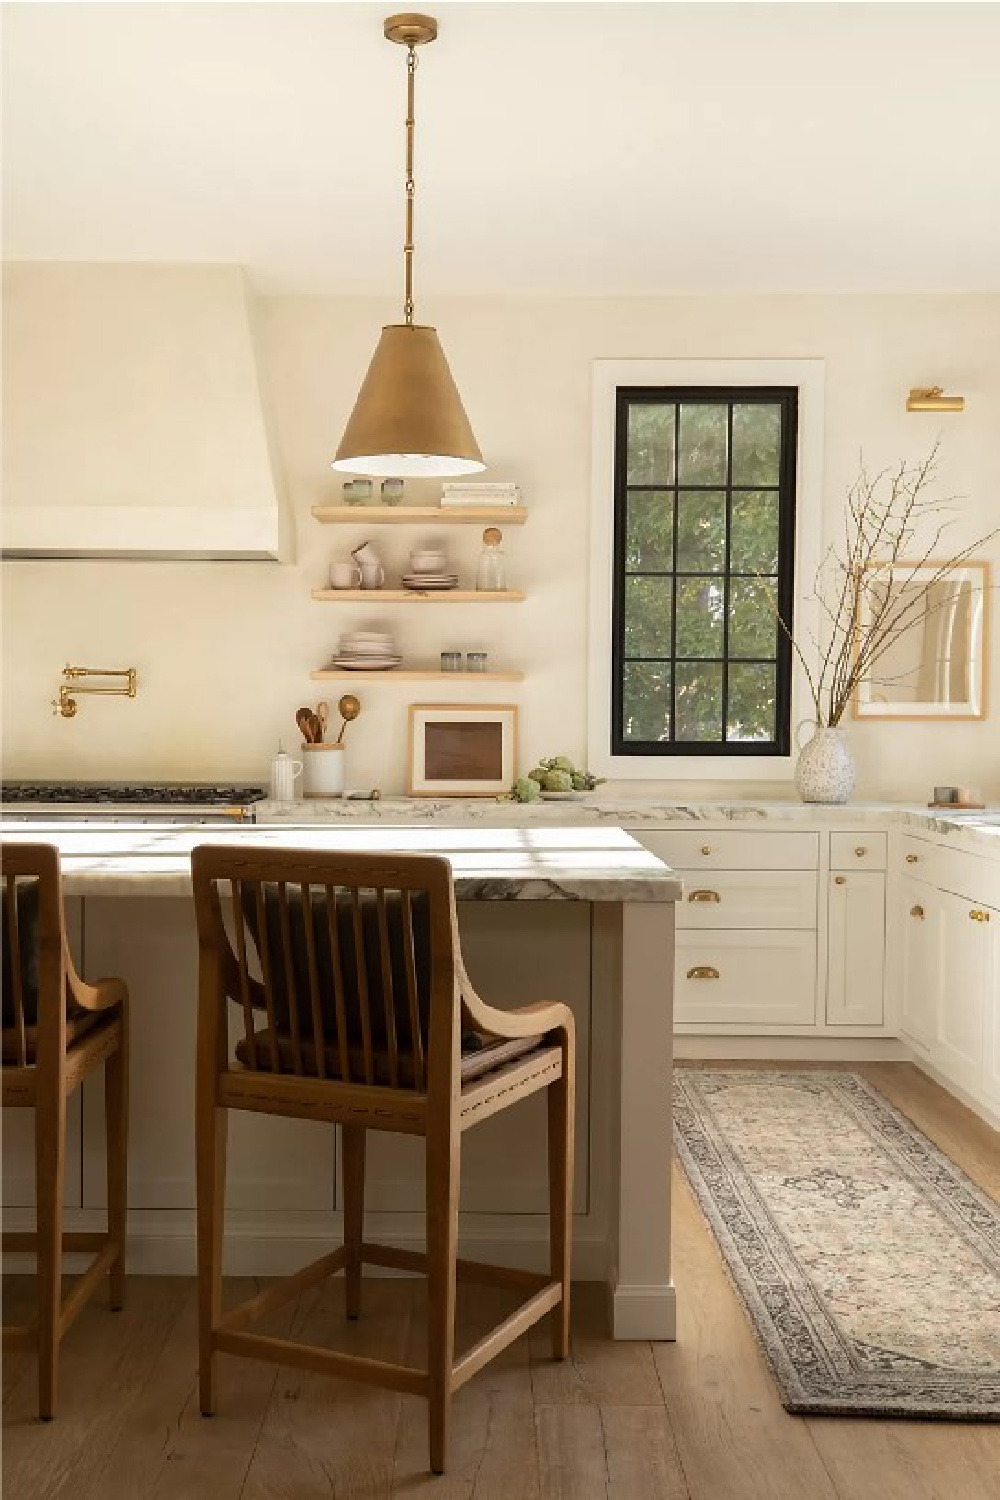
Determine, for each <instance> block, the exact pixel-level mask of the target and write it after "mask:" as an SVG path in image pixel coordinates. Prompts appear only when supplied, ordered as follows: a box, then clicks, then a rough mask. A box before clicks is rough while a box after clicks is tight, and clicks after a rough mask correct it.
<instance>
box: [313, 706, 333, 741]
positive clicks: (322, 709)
mask: <svg viewBox="0 0 1000 1500" xmlns="http://www.w3.org/2000/svg"><path fill="white" fill-rule="evenodd" d="M316 717H317V719H318V720H319V737H320V739H321V740H325V739H326V726H327V725H328V724H329V722H330V705H329V703H327V702H325V701H324V702H322V703H317V705H316Z"/></svg>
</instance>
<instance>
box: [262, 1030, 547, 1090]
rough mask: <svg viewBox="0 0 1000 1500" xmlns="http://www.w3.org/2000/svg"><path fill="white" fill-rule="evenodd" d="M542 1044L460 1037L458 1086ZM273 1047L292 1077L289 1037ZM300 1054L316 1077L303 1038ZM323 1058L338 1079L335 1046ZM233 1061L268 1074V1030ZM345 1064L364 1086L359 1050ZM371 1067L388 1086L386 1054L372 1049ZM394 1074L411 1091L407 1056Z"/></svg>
mask: <svg viewBox="0 0 1000 1500" xmlns="http://www.w3.org/2000/svg"><path fill="white" fill-rule="evenodd" d="M546 1040H547V1039H546V1037H544V1036H528V1037H513V1038H510V1039H504V1038H499V1039H498V1038H496V1037H488V1036H486V1035H484V1034H483V1033H482V1032H479V1031H470V1032H466V1033H465V1034H464V1035H463V1037H462V1074H461V1076H462V1082H463V1083H471V1082H472V1081H473V1080H474V1079H476V1078H482V1077H485V1075H486V1074H488V1073H493V1072H495V1071H496V1070H497V1069H498V1068H502V1067H505V1066H506V1065H507V1064H508V1063H511V1062H514V1061H516V1059H517V1058H520V1057H526V1056H527V1055H528V1053H529V1052H535V1051H537V1050H538V1048H539V1047H542V1046H544V1044H545V1042H546ZM277 1046H278V1066H279V1071H280V1072H282V1073H294V1072H295V1049H294V1046H293V1043H292V1039H291V1037H290V1036H289V1035H287V1034H286V1033H284V1032H279V1033H278V1034H277ZM300 1052H301V1055H302V1070H303V1073H305V1074H308V1075H310V1076H311V1077H316V1076H317V1075H318V1068H317V1066H316V1049H315V1047H314V1046H313V1044H312V1042H311V1041H308V1042H307V1041H306V1040H305V1038H303V1039H302V1041H301V1043H300ZM323 1054H324V1062H325V1065H326V1075H327V1077H328V1078H340V1076H341V1075H340V1056H339V1053H338V1050H337V1047H336V1044H335V1043H333V1042H329V1041H328V1042H327V1043H326V1045H325V1047H324V1048H323ZM236 1057H237V1060H238V1061H239V1062H241V1063H242V1064H243V1066H244V1067H247V1068H254V1069H256V1070H257V1071H260V1072H266V1073H269V1072H270V1071H271V1061H272V1059H271V1032H270V1029H269V1028H267V1027H265V1028H264V1029H263V1030H262V1031H255V1032H254V1034H253V1039H252V1041H250V1042H248V1041H247V1038H246V1037H245V1036H244V1037H242V1038H241V1039H240V1041H239V1042H238V1043H237V1046H236ZM348 1062H349V1066H350V1072H351V1082H352V1083H360V1082H364V1076H365V1072H364V1053H363V1051H362V1050H361V1048H359V1047H351V1048H350V1049H349V1052H348ZM372 1063H373V1072H374V1076H375V1082H376V1083H377V1084H382V1085H385V1086H388V1085H389V1081H390V1077H389V1054H388V1052H387V1051H385V1050H383V1049H382V1048H376V1049H375V1050H374V1051H373V1053H372ZM398 1070H399V1082H400V1085H401V1086H402V1087H404V1088H412V1087H413V1066H412V1063H411V1061H410V1058H409V1056H408V1055H406V1054H405V1053H403V1052H401V1053H400V1056H399V1062H398Z"/></svg>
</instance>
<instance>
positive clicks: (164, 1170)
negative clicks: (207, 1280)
mask: <svg viewBox="0 0 1000 1500" xmlns="http://www.w3.org/2000/svg"><path fill="white" fill-rule="evenodd" d="M84 924H85V931H86V942H87V969H88V973H90V974H117V975H120V977H121V978H122V979H124V980H125V982H126V984H127V985H128V987H129V999H130V1029H131V1036H130V1049H129V1051H130V1064H129V1091H130V1094H131V1098H132V1100H133V1104H135V1101H137V1100H141V1106H140V1107H133V1108H132V1110H131V1112H130V1119H129V1207H130V1208H131V1209H135V1210H140V1209H166V1210H169V1209H193V1208H194V1203H195V1166H194V1163H195V1158H194V1084H195V1036H196V1023H197V1014H198V940H197V935H196V932H195V925H194V906H193V904H192V902H191V901H190V900H186V899H177V900H172V899H169V898H165V897H148V898H141V897H139V898H133V897H127V896H113V897H107V898H101V897H88V898H87V899H86V903H85V912H84ZM230 1015H231V1020H232V1022H233V1028H232V1029H233V1035H234V1037H235V1032H236V1014H235V1007H233V1006H231V1007H230ZM83 1094H84V1106H83V1107H84V1117H83V1118H84V1148H83V1206H84V1207H85V1208H98V1207H101V1206H103V1204H104V1203H105V1201H106V1200H105V1167H104V1094H103V1080H102V1078H101V1076H100V1075H99V1074H98V1075H96V1076H95V1077H93V1078H90V1079H88V1080H87V1081H86V1083H85V1084H84V1090H83ZM333 1194H334V1133H333V1130H332V1129H331V1128H329V1127H326V1126H323V1125H316V1124H313V1123H311V1122H307V1121H303V1120H286V1119H278V1118H274V1117H270V1116H267V1115H254V1114H250V1113H248V1112H246V1111H233V1112H232V1114H231V1115H230V1122H229V1170H228V1173H227V1206H228V1207H229V1208H231V1209H241V1210H254V1211H261V1210H263V1211H281V1212H294V1211H300V1210H301V1211H307V1212H308V1211H313V1210H323V1209H327V1210H329V1209H332V1208H333V1206H334V1201H333Z"/></svg>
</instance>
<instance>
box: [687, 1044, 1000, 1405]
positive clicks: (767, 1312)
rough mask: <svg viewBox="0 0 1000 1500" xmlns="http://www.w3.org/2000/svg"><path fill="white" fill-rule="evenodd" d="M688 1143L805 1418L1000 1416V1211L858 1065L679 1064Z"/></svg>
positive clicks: (778, 1368)
mask: <svg viewBox="0 0 1000 1500" xmlns="http://www.w3.org/2000/svg"><path fill="white" fill-rule="evenodd" d="M674 1088H675V1096H674V1109H675V1120H676V1125H677V1149H678V1153H679V1155H680V1159H681V1162H682V1163H683V1165H684V1169H685V1171H686V1172H687V1175H688V1178H689V1180H690V1182H691V1185H692V1187H693V1189H694V1192H695V1194H696V1196H697V1198H698V1201H699V1202H700V1204H701V1207H702V1210H703V1212H704V1213H705V1215H706V1217H707V1219H708V1222H709V1224H710V1225H711V1227H712V1230H713V1233H714V1234H715V1237H716V1239H717V1241H718V1243H719V1245H720V1247H721V1249H722V1253H723V1255H724V1257H725V1259H726V1263H727V1265H728V1267H729V1271H730V1273H731V1275H732V1277H733V1280H734V1281H735V1283H736V1286H737V1288H738V1289H739V1292H740V1295H741V1297H742V1299H743V1302H744V1304H745V1306H746V1309H747V1312H748V1313H749V1314H750V1318H751V1321H752V1323H753V1325H754V1328H755V1330H756V1332H757V1337H758V1338H759V1340H760V1343H761V1345H762V1346H763V1349H764V1352H765V1354H766V1356H767V1359H768V1362H769V1364H770V1366H771V1369H772V1371H773V1373H774V1377H775V1379H776V1380H777V1382H778V1386H779V1387H780V1390H781V1399H782V1403H783V1405H784V1406H785V1407H786V1408H787V1410H788V1411H791V1412H800V1413H807V1412H808V1413H810V1414H816V1415H823V1414H827V1415H840V1416H844V1415H849V1416H859V1417H860V1416H864V1417H885V1416H892V1417H938V1418H947V1419H950V1420H965V1421H971V1420H980V1421H987V1420H990V1419H993V1420H996V1419H1000V1209H998V1207H997V1205H996V1204H995V1203H994V1202H993V1201H992V1200H991V1199H990V1198H988V1197H987V1196H986V1195H985V1194H984V1193H982V1192H981V1191H980V1190H979V1188H977V1187H976V1186H975V1185H974V1184H973V1183H972V1182H970V1181H969V1179H968V1177H966V1176H965V1174H964V1173H963V1172H961V1171H959V1169H958V1167H956V1166H955V1165H954V1164H953V1163H952V1162H950V1161H948V1159H947V1158H946V1157H944V1156H942V1155H941V1153H940V1151H938V1150H937V1149H936V1147H934V1146H933V1145H932V1144H931V1143H930V1141H928V1140H927V1138H926V1137H925V1136H923V1135H921V1133H920V1131H918V1130H917V1129H916V1128H915V1127H914V1126H913V1125H911V1124H910V1122H909V1121H908V1120H907V1119H906V1118H905V1117H904V1116H903V1115H901V1114H900V1113H899V1112H898V1111H897V1110H895V1109H894V1108H893V1107H892V1105H891V1104H889V1102H888V1101H887V1100H886V1099H885V1098H883V1096H882V1095H881V1094H879V1093H878V1091H877V1090H876V1089H873V1088H872V1087H870V1085H869V1084H867V1083H866V1082H865V1081H864V1079H862V1078H860V1077H858V1075H857V1074H855V1073H834V1072H829V1073H827V1072H810V1071H803V1072H780V1071H774V1072H772V1071H768V1072H758V1071H755V1070H741V1069H735V1068H733V1069H725V1068H719V1069H713V1068H698V1069H691V1068H678V1069H677V1071H676V1073H675V1075H674Z"/></svg>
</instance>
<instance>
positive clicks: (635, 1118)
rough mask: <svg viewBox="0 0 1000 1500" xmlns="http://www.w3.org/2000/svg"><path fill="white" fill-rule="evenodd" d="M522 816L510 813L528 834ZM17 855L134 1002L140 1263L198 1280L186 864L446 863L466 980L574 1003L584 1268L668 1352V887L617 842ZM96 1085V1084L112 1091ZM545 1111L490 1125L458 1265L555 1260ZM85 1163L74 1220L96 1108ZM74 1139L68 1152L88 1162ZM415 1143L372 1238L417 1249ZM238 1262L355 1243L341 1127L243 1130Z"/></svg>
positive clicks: (94, 960) (78, 849) (570, 836)
mask: <svg viewBox="0 0 1000 1500" xmlns="http://www.w3.org/2000/svg"><path fill="white" fill-rule="evenodd" d="M512 821H513V820H512ZM4 837H5V838H6V839H8V840H18V841H21V842H25V841H42V842H49V843H54V844H56V845H57V847H58V848H59V850H60V854H61V856H62V861H63V872H64V873H63V879H64V889H65V893H66V896H67V898H68V902H69V905H70V907H71V912H70V926H71V930H72V931H74V932H75V934H76V946H77V947H78V952H77V958H78V960H79V961H80V963H81V966H82V968H83V970H84V972H85V973H86V974H87V976H88V977H94V976H97V975H98V974H104V973H114V974H120V975H121V976H122V977H123V978H124V979H125V980H126V981H127V983H128V984H129V987H130V991H131V995H132V1102H131V1123H130V1129H131V1142H132V1147H131V1151H130V1176H129V1202H130V1265H131V1266H132V1267H133V1268H134V1269H137V1270H147V1271H164V1272H177V1271H191V1270H193V1267H194V1214H193V1207H194V1151H193V1126H194V1106H193V1084H194V1035H195V1031H194V1020H195V1010H196V1002H197V945H196V937H195V927H194V911H193V904H192V901H191V882H190V873H189V857H190V851H191V849H192V848H193V847H194V846H195V845H196V844H199V843H210V842H211V843H239V844H241V845H244V846H255V847H270V848H299V849H303V850H306V849H317V848H322V849H337V848H341V849H348V848H349V849H355V850H357V849H360V850H364V851H365V852H368V853H375V852H379V851H383V850H385V851H388V850H392V851H408V852H413V853H434V854H441V855H444V856H446V857H447V858H448V859H449V861H450V862H451V865H452V869H453V872H454V877H455V886H456V895H457V897H458V901H459V925H460V929H461V932H462V941H463V948H464V951H465V956H466V962H467V964H468V967H469V970H470V974H471V976H472V979H473V982H474V983H475V984H476V986H477V988H478V989H480V991H481V993H482V994H483V995H484V997H486V998H487V999H488V1000H490V1001H491V1002H492V1003H495V1004H500V1005H504V1004H510V1005H515V1004H523V1003H526V1002H528V1001H531V1000H540V999H564V1000H566V1001H567V1003H569V1004H570V1005H571V1006H572V1007H573V1009H574V1013H575V1015H576V1017H577V1025H578V1037H579V1046H580V1050H581V1056H580V1058H579V1071H580V1075H581V1087H580V1090H579V1094H580V1102H579V1110H578V1119H577V1131H578V1151H577V1158H578V1168H577V1176H576V1184H575V1187H576V1254H575V1263H574V1272H575V1274H576V1275H577V1276H578V1277H581V1276H582V1277H591V1278H592V1277H603V1278H604V1279H606V1280H607V1282H608V1285H609V1288H610V1301H611V1324H612V1331H613V1333H614V1336H615V1337H617V1338H656V1339H669V1338H673V1337H674V1331H675V1304H674V1290H673V1285H672V1282H671V1273H670V1157H671V1069H672V1033H673V968H674V903H675V902H676V901H677V899H678V897H679V895H680V892H681V886H680V882H679V880H678V879H677V877H676V876H675V875H674V873H673V872H672V871H671V870H670V869H669V868H668V867H667V866H666V865H665V864H663V863H662V861H660V860H659V859H657V858H656V857H655V855H653V854H651V853H649V852H648V851H647V850H645V849H643V848H642V847H641V845H640V844H638V843H637V842H636V841H635V840H634V839H633V838H632V837H631V836H630V835H629V834H628V833H626V832H624V831H623V830H622V829H620V828H617V827H608V826H600V827H594V826H584V825H582V824H581V825H579V826H577V825H574V824H572V823H569V824H565V825H561V826H558V827H548V826H510V825H508V826H500V827H497V826H481V825H480V826H469V825H463V826H459V827H454V826H453V827H448V826H441V825H440V824H437V823H435V824H433V825H432V826H426V825H424V826H420V825H416V826H415V825H412V824H411V825H408V826H391V825H389V824H388V823H385V822H381V821H380V822H379V823H378V824H377V825H375V826H373V825H372V824H364V825H361V824H360V820H359V822H358V823H354V824H353V825H352V826H349V827H343V826H340V827H338V826H329V825H327V826H322V825H318V824H316V823H311V824H289V823H285V824H282V825H281V826H270V827H269V826H260V825H258V826H251V827H239V828H233V829H229V828H221V829H220V828H218V827H215V826H213V827H199V828H191V827H185V826H183V825H178V824H172V825H157V824H136V825H130V824H123V823H116V822H107V823H102V822H99V821H97V820H90V819H88V820H86V821H84V822H77V823H64V822H58V821H53V822H51V823H47V822H45V821H43V820H38V821H35V820H26V821H24V822H19V823H17V824H14V825H8V826H7V827H6V828H5V831H4ZM99 1089H100V1080H97V1090H99ZM537 1102H538V1101H529V1102H528V1103H527V1104H525V1105H524V1106H523V1107H521V1108H520V1109H519V1110H516V1111H512V1112H510V1115H509V1117H507V1118H500V1119H498V1120H497V1121H496V1122H495V1123H494V1122H486V1124H484V1125H483V1126H482V1127H481V1128H480V1130H478V1131H476V1132H474V1133H473V1136H472V1137H471V1138H470V1142H469V1149H468V1152H467V1155H466V1163H465V1165H466V1169H467V1170H466V1171H465V1172H464V1173H463V1206H464V1208H465V1210H466V1212H465V1213H464V1214H463V1220H462V1236H461V1238H462V1243H463V1246H464V1247H465V1253H468V1254H470V1255H472V1254H475V1255H479V1256H483V1255H485V1256H487V1257H488V1258H490V1259H501V1260H502V1259H504V1258H506V1259H508V1260H510V1261H511V1262H512V1263H513V1262H517V1263H518V1264H522V1265H532V1266H539V1267H541V1266H542V1265H544V1264H545V1263H546V1261H545V1257H546V1254H547V1250H546V1242H545V1229H546V1220H545V1217H544V1213H543V1212H542V1210H543V1207H544V1174H545V1148H544V1122H543V1119H542V1118H540V1117H538V1115H537V1108H535V1109H533V1108H532V1105H533V1104H534V1105H536V1106H537ZM73 1129H74V1131H75V1134H76V1146H77V1148H78V1150H77V1158H78V1160H79V1171H78V1172H75V1173H73V1174H71V1180H70V1181H69V1183H68V1209H69V1212H68V1215H67V1227H73V1228H77V1227H80V1228H88V1227H90V1226H91V1225H92V1224H96V1223H97V1222H98V1216H99V1210H100V1208H101V1207H102V1205H103V1194H104V1181H103V1137H102V1124H101V1107H100V1098H99V1093H98V1092H96V1091H95V1089H94V1087H93V1083H91V1084H90V1085H88V1087H87V1088H86V1089H85V1090H84V1098H83V1104H82V1111H81V1115H80V1118H77V1119H75V1120H74V1121H73ZM28 1149H29V1146H28V1142H27V1141H26V1140H25V1139H24V1138H23V1137H18V1136H16V1135H15V1136H14V1137H13V1139H6V1140H5V1143H4V1150H5V1163H4V1165H5V1171H4V1178H5V1202H7V1203H8V1204H9V1209H8V1212H7V1214H6V1218H7V1222H8V1223H9V1224H10V1225H11V1227H18V1224H17V1220H18V1215H19V1214H20V1215H21V1216H22V1217H23V1219H24V1220H25V1222H27V1220H28V1219H29V1218H30V1205H29V1203H28V1202H27V1201H23V1200H27V1198H28V1196H29V1194H28V1186H29V1185H30V1177H31V1173H30V1158H29V1157H28V1155H27V1153H28ZM72 1149H73V1148H72V1147H71V1152H72ZM420 1149H421V1147H420V1143H419V1142H416V1141H412V1140H385V1141H379V1142H377V1143H373V1149H372V1152H371V1160H370V1178H369V1183H370V1188H369V1195H368V1202H369V1204H370V1208H371V1217H372V1232H373V1233H374V1234H375V1235H376V1236H377V1237H379V1238H388V1239H390V1240H392V1239H395V1240H396V1241H397V1242H398V1243H407V1242H416V1241H418V1240H419V1239H420V1236H421V1234H422V1226H421V1224H420V1213H419V1209H420V1206H421V1204H422V1170H421V1162H420V1159H419V1153H420ZM230 1162H231V1168H230V1191H229V1199H228V1203H227V1209H228V1213H229V1228H228V1233H227V1240H228V1244H229V1247H230V1260H229V1264H228V1266H227V1269H228V1270H230V1271H232V1272H236V1273H240V1274H249V1275H255V1274H256V1275H265V1274H272V1273H277V1272H284V1271H288V1270H292V1269H295V1268H296V1266H297V1265H298V1264H300V1263H301V1262H302V1261H304V1260H306V1259H308V1258H309V1257H310V1256H312V1255H315V1253H316V1246H317V1241H326V1240H333V1239H335V1238H336V1237H337V1236H338V1235H339V1231H340V1214H339V1208H338V1205H339V1202H340V1195H339V1182H338V1167H337V1159H336V1149H335V1144H334V1140H333V1132H332V1131H330V1130H329V1129H327V1128H326V1127H319V1126H315V1125H310V1124H307V1123H305V1122H301V1121H293V1120H280V1121H278V1120H261V1119H259V1118H255V1117H252V1116H251V1117H240V1118H238V1120H234V1122H233V1129H232V1137H231V1148H230Z"/></svg>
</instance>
